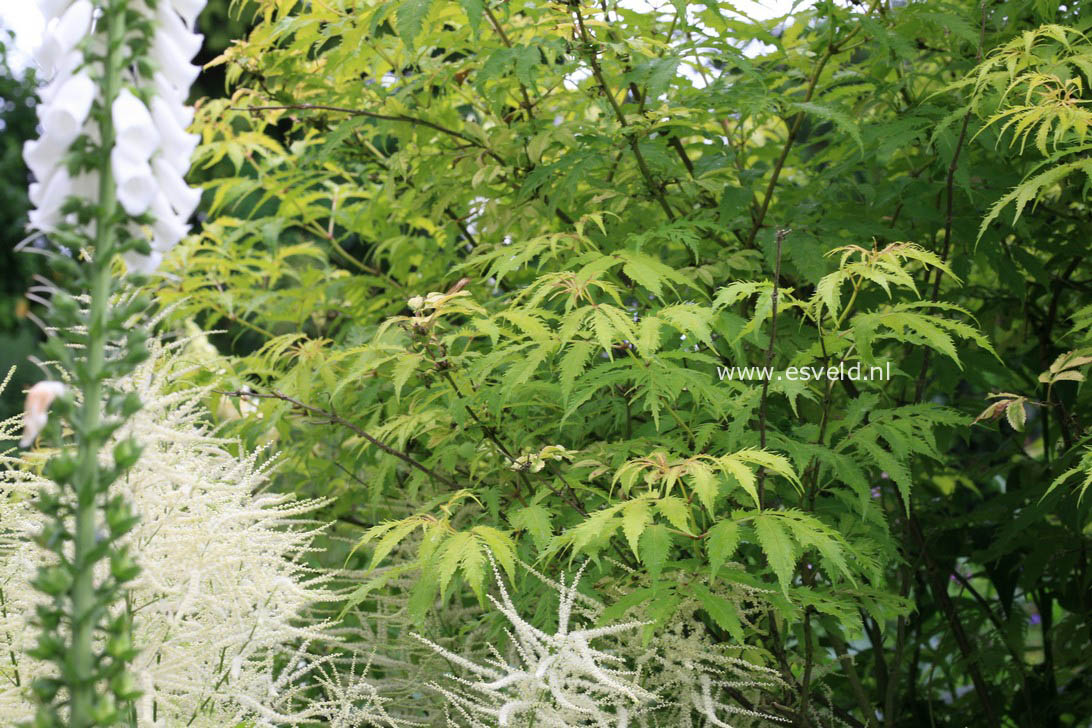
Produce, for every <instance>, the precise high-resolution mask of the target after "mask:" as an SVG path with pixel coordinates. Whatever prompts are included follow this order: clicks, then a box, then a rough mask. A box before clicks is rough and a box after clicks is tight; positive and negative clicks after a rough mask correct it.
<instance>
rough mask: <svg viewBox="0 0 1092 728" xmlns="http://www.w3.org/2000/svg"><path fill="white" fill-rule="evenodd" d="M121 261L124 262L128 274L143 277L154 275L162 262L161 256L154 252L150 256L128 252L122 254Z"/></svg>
mask: <svg viewBox="0 0 1092 728" xmlns="http://www.w3.org/2000/svg"><path fill="white" fill-rule="evenodd" d="M121 259H122V260H124V261H125V266H126V267H127V268H128V269H129V272H130V273H142V274H144V275H150V274H151V273H154V272H155V269H156V268H158V267H159V264H160V263H162V262H163V256H162V255H160V254H159V253H156V252H155V251H152V254H151V255H141V254H140V253H137V252H135V251H132V250H130V251H127V252H125V253H122V254H121Z"/></svg>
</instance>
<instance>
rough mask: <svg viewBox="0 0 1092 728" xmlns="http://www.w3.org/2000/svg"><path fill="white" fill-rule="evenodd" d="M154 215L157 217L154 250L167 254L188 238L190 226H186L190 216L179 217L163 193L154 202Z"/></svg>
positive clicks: (154, 227)
mask: <svg viewBox="0 0 1092 728" xmlns="http://www.w3.org/2000/svg"><path fill="white" fill-rule="evenodd" d="M152 215H153V216H155V223H154V224H153V225H152V230H153V231H154V233H155V236H154V237H153V238H152V249H153V250H157V251H159V252H160V253H166V252H167V251H168V250H170V249H171V248H173V247H174V246H175V245H178V241H180V240H181V239H182V238H184V237H186V235H187V234H188V233H189V231H190V228H189V225H187V224H186V219H187V218H188V217H189V216H188V215H187V216H186V218H183V217H180V216H179V215H177V214H176V213H175V212H174V210H172V209H171V206H170V203H169V202H168V201H167V197H166V195H164V194H162V193H160V194H159V195H157V196H156V198H155V200H154V201H153V202H152Z"/></svg>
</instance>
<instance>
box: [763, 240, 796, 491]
mask: <svg viewBox="0 0 1092 728" xmlns="http://www.w3.org/2000/svg"><path fill="white" fill-rule="evenodd" d="M791 232H792V231H791V230H778V231H777V240H776V242H775V244H776V246H777V247H776V249H775V250H774V277H773V294H772V295H771V297H770V344H769V346H767V347H766V363H765V365H764V366H765V367H766V372H767V374H768V373H769V370H770V366H771V365H772V364H773V356H774V344H775V343H776V342H777V295H778V291H779V289H778V284H779V282H780V280H781V244H782V243H784V242H785V237H786V236H787V235H788V234H789V233H791ZM769 389H770V378H769V377H766V378H764V379H763V380H762V400H761V404H760V405H759V410H758V445H759V447H761V448H765V447H766V399H767V395H768V394H769ZM765 496H766V469H765V468H762V469H761V470H760V471H759V474H758V507H759V509H761V508H762V507H763V505H765V500H766V498H765Z"/></svg>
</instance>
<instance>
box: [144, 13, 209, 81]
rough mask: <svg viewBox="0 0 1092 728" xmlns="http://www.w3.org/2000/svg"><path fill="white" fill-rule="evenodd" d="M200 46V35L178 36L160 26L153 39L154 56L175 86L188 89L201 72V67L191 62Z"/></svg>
mask: <svg viewBox="0 0 1092 728" xmlns="http://www.w3.org/2000/svg"><path fill="white" fill-rule="evenodd" d="M200 48H201V36H199V35H196V34H185V35H183V36H177V37H176V36H174V35H171V34H170V33H167V32H166V31H164V30H163V29H162V28H159V29H157V30H156V32H155V39H154V40H153V41H152V58H153V59H155V62H156V63H158V64H159V67H160V69H162V71H163V74H164V75H165V76H166V77H167V79H168V80H169V81H170V82H171V83H172V84H173V85H174V86H175V87H177V88H179V89H186V90H187V91H188V90H189V88H190V86H192V85H193V82H194V80H196V78H197V74H199V73H200V72H201V69H200V68H198V67H197V66H195V65H193V64H192V63H190V59H191V58H193V56H194V54H196V53H197V51H198V50H200Z"/></svg>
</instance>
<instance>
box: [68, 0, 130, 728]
mask: <svg viewBox="0 0 1092 728" xmlns="http://www.w3.org/2000/svg"><path fill="white" fill-rule="evenodd" d="M101 22H102V23H104V24H105V26H106V28H105V30H106V36H107V50H106V58H105V59H104V64H103V65H104V68H103V72H104V76H103V81H102V104H103V109H102V117H101V122H100V127H99V128H100V132H101V135H102V140H101V143H102V147H101V160H100V164H99V206H98V214H97V216H96V219H95V250H94V258H93V260H92V261H91V263H90V266H91V271H89V278H90V281H91V290H90V294H91V301H90V311H89V315H88V320H87V324H88V326H87V350H86V357H87V358H86V368H85V369H84V370H83V377H82V380H83V381H78V384H79V385H80V387H81V389H82V391H83V404H82V406H81V408H80V411H79V415H78V417H79V420H80V422H81V423H82V430H83V431H82V433H81V437H80V439H79V451H78V466H77V474H78V475H77V479H76V481H75V486H76V533H75V553H74V557H73V563H74V565H75V567H76V577H75V579H74V581H73V584H72V622H73V623H72V646H71V651H70V652H69V655H68V661H69V666H70V668H71V679H72V680H73V682H72V685H71V686H70V689H71V701H72V702H71V715H70V725H71V726H72V728H85V726H91V725H94V724H95V720H94V717H93V713H92V711H93V709H94V705H95V679H94V676H95V649H94V638H95V630H96V627H97V626H98V623H99V621H100V619H101V617H102V612H103V606H102V605H100V604H98V599H97V597H96V594H95V581H94V578H95V574H94V561H95V559H93V558H92V556H91V552H92V550H93V549H94V548H95V542H96V531H97V528H98V512H99V503H98V501H99V497H98V495H99V490H100V489H99V475H100V471H99V462H98V457H99V450H100V449H101V447H102V446H103V442H102V437H101V436H100V435H99V431H100V426H101V424H102V409H101V408H102V395H103V390H102V381H103V378H104V374H105V372H104V364H105V359H106V338H107V313H108V305H109V298H110V293H111V289H112V286H111V279H110V261H111V259H112V257H113V254H114V246H115V235H114V224H115V218H116V217H117V196H116V191H115V189H114V179H113V174H112V171H111V164H110V152H111V150H112V149H113V147H114V122H113V118H112V114H111V106H112V105H113V102H114V99H115V98H116V97H117V95H118V86H119V84H120V75H121V68H122V64H123V63H124V56H123V54H124V50H125V49H124V38H125V8H124V2H119V1H118V0H114V2H112V3H111V4H110V5H109V6H108V7H107V8H106V12H105V13H104V14H103V17H102V20H101ZM78 379H79V377H78Z"/></svg>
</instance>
